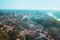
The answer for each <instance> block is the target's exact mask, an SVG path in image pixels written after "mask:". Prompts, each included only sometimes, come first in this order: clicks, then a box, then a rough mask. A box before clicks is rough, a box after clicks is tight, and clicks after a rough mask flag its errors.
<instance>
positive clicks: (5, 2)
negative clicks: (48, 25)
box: [0, 0, 60, 10]
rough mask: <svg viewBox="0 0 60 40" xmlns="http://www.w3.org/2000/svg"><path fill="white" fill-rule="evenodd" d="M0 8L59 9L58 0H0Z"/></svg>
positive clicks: (59, 0)
mask: <svg viewBox="0 0 60 40" xmlns="http://www.w3.org/2000/svg"><path fill="white" fill-rule="evenodd" d="M0 9H46V10H49V9H50V10H60V0H0Z"/></svg>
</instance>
